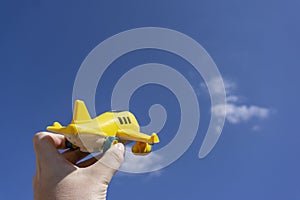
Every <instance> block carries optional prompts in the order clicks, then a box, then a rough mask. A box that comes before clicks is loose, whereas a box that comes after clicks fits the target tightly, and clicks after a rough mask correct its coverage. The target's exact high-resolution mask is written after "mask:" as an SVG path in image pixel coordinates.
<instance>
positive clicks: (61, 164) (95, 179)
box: [32, 132, 125, 200]
mask: <svg viewBox="0 0 300 200" xmlns="http://www.w3.org/2000/svg"><path fill="white" fill-rule="evenodd" d="M65 141H66V139H65V137H64V136H63V135H58V134H52V133H48V132H40V133H37V134H36V135H35V136H34V138H33V144H34V150H35V154H36V172H35V175H34V177H33V181H32V183H33V189H34V199H35V200H41V199H42V200H46V199H51V200H52V199H56V200H61V199H64V200H68V199H72V200H76V199H80V200H82V199H85V200H89V199H106V193H107V187H108V184H109V182H110V180H111V178H112V176H113V175H114V174H115V172H116V171H117V170H118V169H119V167H120V166H121V164H122V162H123V160H124V152H125V151H124V145H123V144H122V143H118V144H116V145H114V146H112V147H111V148H110V149H109V150H107V151H106V152H105V153H104V154H103V155H101V157H100V158H94V157H92V158H90V159H88V160H86V161H84V162H81V163H79V164H78V163H77V162H78V161H79V160H81V159H83V158H84V157H85V156H87V155H88V153H84V152H81V151H79V149H76V150H70V149H69V150H67V151H65V152H63V153H59V152H58V149H65V148H66V146H65Z"/></svg>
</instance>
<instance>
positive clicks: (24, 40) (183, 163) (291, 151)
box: [0, 0, 300, 200]
mask: <svg viewBox="0 0 300 200" xmlns="http://www.w3.org/2000/svg"><path fill="white" fill-rule="evenodd" d="M299 8H300V2H299V1H296V0H290V1H278V0H275V1H265V0H264V1H258V0H254V1H238V0H228V1H220V0H214V1H188V2H183V1H177V0H176V1H156V0H153V1H147V2H146V1H144V2H143V1H101V2H100V1H94V0H93V1H88V2H87V1H44V0H30V1H1V3H0V24H1V27H0V58H1V59H0V87H1V91H2V93H1V100H0V101H1V105H2V106H1V117H0V119H1V128H2V130H1V136H2V138H1V141H2V143H1V144H2V152H3V153H2V159H1V160H2V164H1V166H0V169H1V170H0V171H1V172H0V173H1V181H0V198H1V199H32V197H33V194H32V188H31V178H32V176H33V173H34V170H35V157H34V153H33V148H32V142H31V141H32V137H33V135H34V133H35V132H37V131H41V130H45V127H46V126H47V125H49V124H51V123H52V122H53V121H54V120H58V121H61V122H62V124H67V123H68V122H69V121H70V118H71V115H72V89H73V83H74V80H75V76H76V73H77V71H78V69H79V67H80V65H81V63H82V61H83V60H84V58H85V57H86V56H87V54H88V53H89V52H90V51H91V50H92V49H93V48H94V47H95V46H96V45H98V44H99V43H100V42H101V41H104V40H105V39H107V38H108V37H110V36H112V35H114V34H117V33H119V32H122V31H125V30H128V29H131V28H137V27H147V26H155V27H165V28H170V29H174V30H177V31H180V32H182V33H185V34H186V35H188V36H190V37H192V38H193V39H195V40H196V41H197V42H199V43H200V44H201V45H203V46H204V48H205V49H206V50H207V52H208V53H209V54H210V55H211V57H212V58H213V59H214V61H215V63H216V64H217V66H218V68H219V70H220V72H221V74H222V75H223V77H224V78H225V80H226V81H227V90H228V96H231V98H232V101H231V105H232V107H231V108H232V113H231V114H232V116H231V117H233V118H234V119H235V120H232V118H231V119H230V118H228V120H227V121H226V124H225V126H224V129H223V132H222V135H221V137H220V140H219V142H218V143H217V145H216V146H215V148H214V149H213V151H212V152H211V153H210V154H209V156H207V157H206V158H205V159H202V160H200V159H198V151H199V148H200V145H201V143H202V141H203V137H204V134H205V131H206V130H207V127H208V123H209V117H210V114H209V106H210V101H209V96H208V93H207V91H206V90H205V87H202V86H201V83H203V81H202V79H201V77H199V76H198V75H197V74H194V73H193V72H192V73H189V72H190V71H187V70H185V67H186V68H187V69H190V66H188V65H187V64H186V63H184V62H183V61H182V60H181V59H180V58H178V57H176V56H174V55H170V54H167V53H165V52H159V51H155V50H145V51H137V52H133V53H131V54H128V55H125V56H123V57H121V58H120V59H118V60H116V61H115V62H114V63H113V64H112V66H111V68H110V69H109V70H108V71H107V72H106V77H107V78H106V79H107V80H110V81H111V82H113V81H114V80H117V79H118V76H120V74H118V73H121V72H122V71H119V72H118V73H117V72H116V71H115V70H114V69H116V67H118V66H124V67H123V68H122V69H123V70H124V72H126V70H129V69H130V67H131V66H135V65H137V64H142V63H148V62H158V63H165V64H169V65H170V66H173V67H174V68H175V69H177V70H179V71H181V72H182V73H183V74H185V75H186V77H187V78H188V79H189V80H190V81H191V83H192V85H193V86H194V89H196V90H197V91H198V94H199V95H198V99H199V102H200V107H201V122H200V129H199V131H198V134H197V136H196V138H195V140H194V141H193V143H192V145H191V146H190V148H189V149H188V150H187V151H186V152H185V154H184V155H183V156H182V157H181V158H180V159H178V160H177V161H176V162H174V163H173V164H172V165H170V166H168V167H166V168H164V169H162V170H161V171H158V172H155V173H147V174H139V175H132V174H126V173H121V172H120V173H118V174H117V175H116V176H115V177H114V179H113V180H112V183H111V185H110V188H109V196H108V199H120V198H124V197H125V198H132V199H138V198H141V197H142V196H143V199H153V198H157V199H166V198H167V199H169V198H172V199H182V198H190V199H211V200H214V199H218V200H219V199H245V200H247V199H251V200H252V199H299V198H300V192H299V191H300V190H299V178H300V173H299V168H300V161H299V153H300V145H299V143H300V142H299V141H300V135H299V130H298V126H297V125H298V123H299V122H298V119H299V100H300V99H299V94H298V92H297V91H298V85H299V84H300V81H299V78H298V77H299V71H300V70H299V69H298V68H299V66H300V61H299V52H300V39H299V35H300V28H299V24H300V16H299ZM110 91H111V86H110V85H109V84H106V86H104V87H102V88H101V87H99V88H98V90H97V95H96V108H97V113H101V112H104V111H105V110H107V109H109V98H108V95H109V92H110ZM151 94H152V95H151ZM155 94H156V95H157V94H159V95H157V96H159V97H158V98H151V97H153V96H155ZM100 97H104V100H105V101H104V102H98V101H97V99H99V98H100ZM101 99H102V98H101ZM153 103H161V104H163V105H164V106H165V107H166V110H167V111H168V112H171V114H170V116H171V117H170V118H168V120H169V121H167V122H168V123H167V124H166V126H165V127H164V129H163V130H162V133H161V139H162V142H161V144H160V145H158V146H157V148H161V147H162V146H163V145H165V144H167V143H168V141H169V140H171V139H172V138H173V137H174V132H176V129H177V126H178V112H176V109H178V102H177V101H176V98H174V95H172V93H170V92H169V91H168V90H167V89H166V88H163V87H160V86H157V85H152V86H151V85H148V86H145V87H143V88H141V89H140V90H138V91H137V92H136V93H135V94H134V96H133V97H132V100H131V104H130V109H131V110H132V111H134V112H135V113H136V114H137V117H138V118H139V120H140V123H141V124H146V123H147V120H149V119H148V118H147V117H146V116H145V115H146V114H147V110H145V107H147V106H149V105H151V104H153ZM251 106H252V108H253V107H256V108H259V109H262V110H263V109H266V112H267V113H268V114H266V115H264V114H261V112H260V111H261V110H260V111H250V110H251V109H250V107H251ZM242 108H244V109H242ZM172 112H173V113H172ZM251 113H252V114H251ZM253 113H255V114H253ZM236 115H237V116H236ZM263 115H264V116H263ZM245 116H248V117H245ZM243 119H244V120H243ZM236 120H237V121H236Z"/></svg>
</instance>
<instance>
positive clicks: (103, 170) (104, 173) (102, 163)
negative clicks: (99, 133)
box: [91, 143, 125, 183]
mask: <svg viewBox="0 0 300 200" xmlns="http://www.w3.org/2000/svg"><path fill="white" fill-rule="evenodd" d="M124 153H125V148H124V145H123V144H122V143H117V144H115V145H113V146H112V147H111V148H109V149H108V150H107V151H106V152H105V153H104V155H103V156H102V157H101V159H99V160H98V161H97V162H96V163H95V164H93V165H92V166H91V168H92V169H91V170H92V173H93V176H94V177H95V178H100V177H102V178H104V180H105V181H107V183H109V182H110V180H111V178H112V177H113V175H114V174H115V173H116V171H117V170H118V169H119V168H120V166H121V164H122V163H123V161H124Z"/></svg>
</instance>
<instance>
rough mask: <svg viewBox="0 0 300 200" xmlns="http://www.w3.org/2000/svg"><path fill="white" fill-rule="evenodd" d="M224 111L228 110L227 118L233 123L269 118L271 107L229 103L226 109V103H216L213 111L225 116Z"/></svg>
mask: <svg viewBox="0 0 300 200" xmlns="http://www.w3.org/2000/svg"><path fill="white" fill-rule="evenodd" d="M224 112H226V119H227V120H228V122H230V123H232V124H237V123H240V122H242V121H248V120H250V119H252V118H260V119H263V118H267V117H268V116H269V114H270V110H269V109H267V108H262V107H258V106H255V105H250V106H246V105H235V104H233V103H227V104H226V106H225V109H224V105H216V106H214V107H213V108H212V113H213V114H215V115H216V116H223V115H224Z"/></svg>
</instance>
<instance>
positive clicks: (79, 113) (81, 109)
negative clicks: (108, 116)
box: [73, 100, 91, 123]
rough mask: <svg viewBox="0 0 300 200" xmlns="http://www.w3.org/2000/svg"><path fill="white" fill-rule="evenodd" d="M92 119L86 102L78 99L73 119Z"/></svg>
mask: <svg viewBox="0 0 300 200" xmlns="http://www.w3.org/2000/svg"><path fill="white" fill-rule="evenodd" d="M86 120H91V116H90V114H89V112H88V110H87V108H86V106H85V104H84V102H83V101H80V100H76V101H75V105H74V112H73V121H74V122H75V123H76V121H86Z"/></svg>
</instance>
